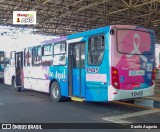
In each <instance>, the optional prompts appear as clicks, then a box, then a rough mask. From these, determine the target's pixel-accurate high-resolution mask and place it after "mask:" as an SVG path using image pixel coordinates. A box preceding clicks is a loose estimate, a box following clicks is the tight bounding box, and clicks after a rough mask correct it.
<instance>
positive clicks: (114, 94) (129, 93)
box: [108, 84, 155, 101]
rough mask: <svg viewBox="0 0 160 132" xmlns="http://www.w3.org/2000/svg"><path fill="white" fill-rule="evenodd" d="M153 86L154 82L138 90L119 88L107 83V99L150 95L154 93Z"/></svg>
mask: <svg viewBox="0 0 160 132" xmlns="http://www.w3.org/2000/svg"><path fill="white" fill-rule="evenodd" d="M154 88H155V84H154V85H152V86H151V87H149V88H144V89H140V90H121V89H116V88H114V87H113V86H112V85H109V86H108V101H112V100H121V99H132V98H139V97H145V96H152V95H154Z"/></svg>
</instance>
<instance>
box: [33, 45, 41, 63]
mask: <svg viewBox="0 0 160 132" xmlns="http://www.w3.org/2000/svg"><path fill="white" fill-rule="evenodd" d="M32 65H33V66H40V65H41V46H36V47H33V48H32Z"/></svg>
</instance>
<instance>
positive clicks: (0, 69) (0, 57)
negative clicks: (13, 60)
mask: <svg viewBox="0 0 160 132" xmlns="http://www.w3.org/2000/svg"><path fill="white" fill-rule="evenodd" d="M4 55H5V53H4V51H0V80H3V79H4Z"/></svg>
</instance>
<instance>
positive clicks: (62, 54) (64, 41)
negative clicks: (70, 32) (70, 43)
mask: <svg viewBox="0 0 160 132" xmlns="http://www.w3.org/2000/svg"><path fill="white" fill-rule="evenodd" d="M60 43H61V44H62V43H65V53H61V54H54V45H55V44H60ZM52 51H53V52H52V53H53V59H54V55H63V54H64V55H65V64H61V65H55V64H54V62H53V66H65V65H66V64H67V57H68V56H67V41H59V42H55V43H53V49H52Z"/></svg>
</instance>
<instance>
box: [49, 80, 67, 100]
mask: <svg viewBox="0 0 160 132" xmlns="http://www.w3.org/2000/svg"><path fill="white" fill-rule="evenodd" d="M50 94H51V98H52V100H53V101H54V102H62V101H64V96H62V95H61V90H60V87H59V85H58V83H57V82H53V83H52V85H51V91H50Z"/></svg>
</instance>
